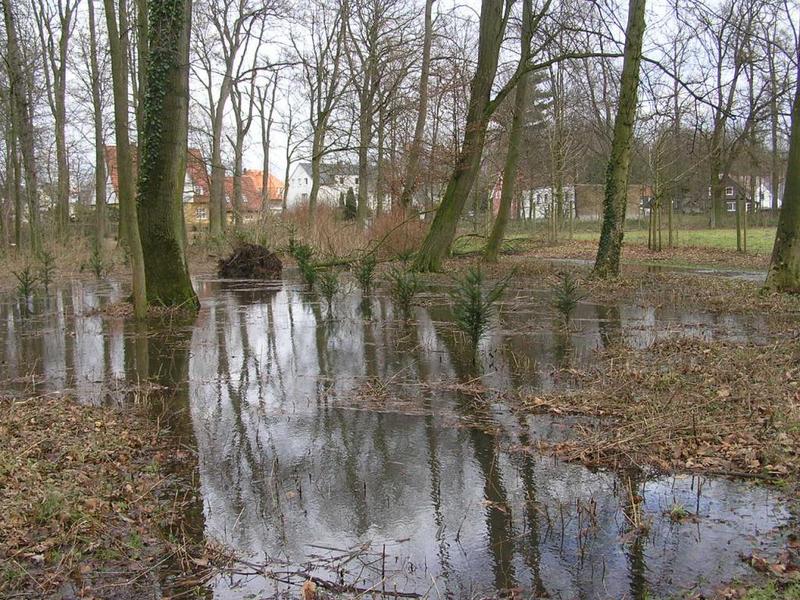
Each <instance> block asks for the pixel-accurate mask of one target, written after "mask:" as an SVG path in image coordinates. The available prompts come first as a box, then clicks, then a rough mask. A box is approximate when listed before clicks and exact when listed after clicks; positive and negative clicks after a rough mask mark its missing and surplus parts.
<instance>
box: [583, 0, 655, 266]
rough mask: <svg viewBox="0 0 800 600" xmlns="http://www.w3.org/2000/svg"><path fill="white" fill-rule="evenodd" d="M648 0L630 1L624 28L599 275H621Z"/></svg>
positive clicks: (599, 257) (598, 250)
mask: <svg viewBox="0 0 800 600" xmlns="http://www.w3.org/2000/svg"><path fill="white" fill-rule="evenodd" d="M645 4H646V0H630V1H629V4H628V24H627V26H626V28H625V58H624V59H623V64H622V76H621V78H620V95H619V106H618V107H617V117H616V119H615V120H614V139H613V141H612V143H611V157H610V158H609V161H608V167H607V170H606V188H605V195H604V197H603V229H602V231H601V233H600V245H599V246H598V249H597V258H596V260H595V265H594V273H595V274H596V275H598V276H600V277H609V276H616V275H618V274H619V256H620V253H621V252H622V237H623V236H624V234H625V212H626V208H627V205H628V176H629V174H630V163H631V143H632V141H633V126H634V122H635V120H636V103H637V98H638V91H639V65H640V64H641V60H642V39H643V38H644V29H645V20H644V13H645Z"/></svg>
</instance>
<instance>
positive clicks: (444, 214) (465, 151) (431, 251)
mask: <svg viewBox="0 0 800 600" xmlns="http://www.w3.org/2000/svg"><path fill="white" fill-rule="evenodd" d="M503 8H504V2H503V1H502V0H483V1H482V3H481V18H480V33H479V36H478V64H477V67H476V69H475V76H474V77H473V79H472V83H471V85H470V101H469V108H468V110H467V119H466V124H465V129H464V139H463V143H462V145H461V150H460V151H459V153H458V158H457V161H456V167H455V169H454V171H453V174H452V175H451V177H450V180H449V181H448V183H447V189H446V190H445V192H444V197H443V198H442V202H441V204H440V205H439V208H438V210H437V211H436V216H435V217H434V219H433V222H432V223H431V227H430V230H429V231H428V235H427V236H426V237H425V241H424V242H423V244H422V248H421V249H420V252H419V254H418V255H417V257H416V259H415V261H414V268H415V269H416V270H418V271H437V270H439V268H440V267H441V264H442V260H443V259H444V257H445V256H446V254H447V252H448V251H449V249H450V244H451V243H452V242H453V237H454V236H455V233H456V227H457V226H458V220H459V218H460V217H461V213H462V212H463V210H464V204H465V203H466V201H467V198H468V197H469V193H470V190H471V189H472V185H473V183H474V182H475V177H476V175H477V173H478V168H479V167H480V160H481V153H482V152H483V144H484V140H485V138H486V126H487V124H488V119H489V116H490V111H488V110H487V107H488V106H489V99H490V95H491V91H492V85H493V84H494V77H495V74H496V72H497V61H498V57H499V54H500V46H501V45H502V41H503V33H504V31H505V24H506V22H505V19H504V18H503Z"/></svg>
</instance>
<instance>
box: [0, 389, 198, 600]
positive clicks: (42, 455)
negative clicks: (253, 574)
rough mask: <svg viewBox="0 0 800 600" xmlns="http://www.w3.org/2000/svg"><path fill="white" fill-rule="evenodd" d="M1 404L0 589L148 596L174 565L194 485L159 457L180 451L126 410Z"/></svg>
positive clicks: (182, 549) (180, 559)
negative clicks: (189, 484)
mask: <svg viewBox="0 0 800 600" xmlns="http://www.w3.org/2000/svg"><path fill="white" fill-rule="evenodd" d="M0 410H2V414H3V420H2V423H1V424H0V439H3V445H2V446H0V505H2V506H3V511H2V512H0V596H3V597H9V596H12V597H15V598H45V597H50V596H51V595H53V594H55V595H56V597H59V598H60V597H74V596H77V597H82V598H83V597H85V598H89V597H90V598H115V599H118V598H122V599H125V598H149V597H152V595H153V590H154V589H162V590H164V589H165V582H166V581H167V579H168V578H169V573H171V572H172V569H175V568H176V565H178V564H180V565H181V568H180V569H178V570H177V572H176V574H177V573H178V572H182V571H184V570H185V563H186V562H187V561H186V560H185V556H186V549H187V546H186V544H185V539H186V538H185V536H184V535H183V531H182V529H181V527H180V526H178V525H177V524H178V523H179V522H180V519H181V518H183V517H182V515H183V514H184V513H185V511H186V510H187V509H188V505H190V504H192V503H193V502H194V499H193V492H192V490H191V488H190V487H187V486H186V485H185V484H184V483H181V481H180V479H181V478H177V477H175V476H174V475H171V474H169V472H168V471H169V469H168V468H167V466H168V465H170V464H174V463H172V461H174V460H176V456H177V457H178V458H177V460H181V461H182V462H183V463H184V464H191V463H192V461H193V458H192V457H191V454H190V453H189V452H187V451H185V450H181V449H179V448H174V447H172V446H171V445H170V443H169V441H168V438H169V436H168V435H167V434H165V433H164V432H158V431H155V430H154V428H153V426H152V422H150V421H149V420H148V419H146V418H145V417H143V416H138V417H137V416H136V415H134V414H131V413H130V412H128V413H125V414H123V413H121V412H117V411H114V410H111V409H107V408H99V407H91V406H84V405H79V404H77V403H75V402H72V401H70V400H67V399H65V398H31V399H29V400H24V401H19V400H10V399H3V400H0ZM181 457H182V458H181ZM188 562H189V563H190V562H191V561H188Z"/></svg>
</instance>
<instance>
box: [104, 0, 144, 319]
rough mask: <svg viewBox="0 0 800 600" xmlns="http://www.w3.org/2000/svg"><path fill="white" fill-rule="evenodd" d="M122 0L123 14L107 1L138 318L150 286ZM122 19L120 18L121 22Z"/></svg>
mask: <svg viewBox="0 0 800 600" xmlns="http://www.w3.org/2000/svg"><path fill="white" fill-rule="evenodd" d="M118 1H119V14H117V9H116V7H115V6H114V0H104V5H105V12H106V28H107V30H108V46H109V52H110V55H111V78H112V81H113V95H114V132H115V137H116V141H117V149H116V153H117V156H116V159H117V178H118V182H119V183H118V190H117V197H118V199H119V209H120V215H119V226H120V227H119V228H120V240H121V241H122V242H123V243H125V244H126V246H127V249H128V253H129V255H130V259H131V271H132V279H133V310H134V314H135V315H136V318H138V319H142V318H144V317H145V315H146V314H147V288H146V282H145V265H144V255H143V253H142V240H141V237H140V236H139V220H138V216H137V208H136V182H135V180H134V173H133V153H132V152H131V144H130V138H129V135H130V116H129V114H128V113H129V108H130V105H129V101H128V73H129V71H128V60H129V58H128V49H129V38H128V36H129V34H130V28H129V26H128V6H127V0H118ZM118 19H119V21H118Z"/></svg>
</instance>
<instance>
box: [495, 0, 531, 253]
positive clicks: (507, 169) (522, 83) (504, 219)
mask: <svg viewBox="0 0 800 600" xmlns="http://www.w3.org/2000/svg"><path fill="white" fill-rule="evenodd" d="M531 4H532V0H523V4H522V36H521V39H520V62H523V63H524V62H527V61H528V58H529V56H530V53H531V36H532V35H533V31H532V28H531V12H532V9H531ZM527 108H528V74H527V73H525V74H523V75H522V77H520V79H519V81H518V82H517V89H516V92H515V96H514V114H513V116H512V119H511V131H510V132H509V134H508V154H506V162H505V165H504V166H503V189H502V190H501V192H500V207H499V209H498V211H497V218H496V219H495V221H494V226H493V227H492V233H491V234H490V235H489V241H488V242H487V243H486V248H485V250H484V253H483V256H484V259H485V260H486V261H488V262H497V256H498V254H499V252H500V246H501V244H502V243H503V238H504V236H505V233H506V225H507V224H508V219H509V216H510V214H511V203H512V200H513V199H514V187H515V185H516V180H517V168H518V166H519V155H520V142H521V141H522V129H523V127H524V125H525V111H526V109H527Z"/></svg>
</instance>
